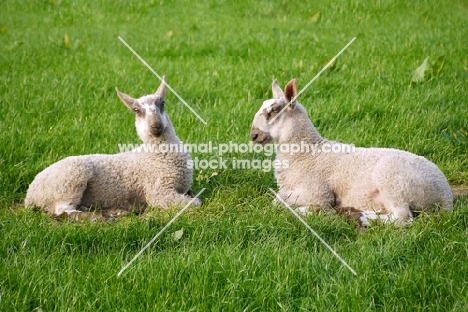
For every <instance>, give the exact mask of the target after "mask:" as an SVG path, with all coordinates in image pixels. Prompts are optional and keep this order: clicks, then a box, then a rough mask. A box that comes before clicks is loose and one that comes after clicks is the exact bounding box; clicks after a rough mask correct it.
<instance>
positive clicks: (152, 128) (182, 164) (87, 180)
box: [25, 78, 201, 216]
mask: <svg viewBox="0 0 468 312" xmlns="http://www.w3.org/2000/svg"><path fill="white" fill-rule="evenodd" d="M163 79H164V78H163ZM116 91H117V95H118V96H119V98H120V99H121V100H122V102H123V103H124V104H125V105H126V106H127V107H128V108H129V109H130V110H131V111H132V112H133V113H134V114H135V116H136V122H135V123H136V129H137V132H138V136H139V137H140V138H141V140H142V141H143V143H144V144H146V145H148V146H150V145H151V146H152V147H153V148H154V147H159V146H162V144H176V145H178V146H182V143H181V142H180V140H179V138H178V137H177V135H176V133H175V130H174V127H173V125H172V123H171V121H170V119H169V116H167V114H166V112H165V107H164V104H165V103H164V99H165V95H166V85H165V83H162V84H161V85H160V87H159V88H158V90H157V91H156V93H155V94H152V95H146V96H143V97H141V98H139V99H133V98H131V97H130V96H128V95H126V94H124V93H121V92H120V91H118V90H117V89H116ZM162 150H164V152H162ZM168 150H169V149H168V148H167V147H166V148H164V149H161V151H157V150H155V151H153V152H145V151H144V149H141V150H140V149H136V150H133V151H130V152H126V153H120V154H115V155H86V156H72V157H68V158H65V159H63V160H61V161H59V162H57V163H55V164H53V165H51V166H50V167H48V168H46V169H45V170H44V171H42V172H40V173H39V174H38V175H37V176H36V177H35V179H34V181H33V182H32V183H31V185H30V186H29V189H28V191H27V194H26V199H25V206H26V207H36V208H41V209H43V210H45V211H46V212H47V213H49V214H53V215H56V216H59V215H62V214H64V213H66V214H69V215H74V216H76V215H77V213H79V214H80V215H81V216H83V214H84V212H87V211H97V212H99V211H101V212H103V214H104V215H105V213H106V212H109V211H112V213H118V212H123V213H126V212H143V211H144V210H145V209H146V207H147V206H148V205H149V206H154V207H159V208H162V209H166V208H169V207H171V206H174V205H186V204H187V203H189V202H190V201H191V200H192V198H191V197H190V195H193V193H192V192H191V191H190V185H191V183H192V176H193V171H192V169H189V167H188V166H187V162H188V161H189V160H190V155H189V154H188V153H187V152H186V151H180V150H178V151H172V152H169V151H168ZM200 203H201V202H200V201H199V200H198V199H195V200H194V201H193V204H194V205H200Z"/></svg>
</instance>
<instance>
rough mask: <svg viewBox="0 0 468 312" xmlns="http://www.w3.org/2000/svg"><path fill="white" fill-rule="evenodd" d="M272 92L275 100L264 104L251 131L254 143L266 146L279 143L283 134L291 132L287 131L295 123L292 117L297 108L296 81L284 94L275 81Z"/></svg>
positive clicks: (289, 85)
mask: <svg viewBox="0 0 468 312" xmlns="http://www.w3.org/2000/svg"><path fill="white" fill-rule="evenodd" d="M272 90H273V96H274V99H271V100H267V101H265V102H263V105H262V107H260V110H259V111H258V112H257V113H256V114H255V117H254V120H253V123H252V129H251V130H250V138H251V139H252V141H253V142H254V143H258V144H262V145H264V144H267V143H270V142H279V141H280V140H281V136H282V134H284V133H285V132H290V131H288V130H287V129H289V128H290V127H291V126H292V125H293V123H294V119H293V118H291V116H290V115H291V114H292V113H293V111H294V109H295V106H296V99H295V97H296V96H297V84H296V80H295V79H293V80H291V81H290V82H289V83H288V84H287V85H286V87H285V89H284V92H283V90H281V88H280V87H279V86H278V82H277V81H276V79H275V80H273V83H272Z"/></svg>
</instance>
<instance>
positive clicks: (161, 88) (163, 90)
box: [155, 76, 166, 99]
mask: <svg viewBox="0 0 468 312" xmlns="http://www.w3.org/2000/svg"><path fill="white" fill-rule="evenodd" d="M162 80H163V81H162V82H161V85H160V86H159V88H158V90H156V92H155V94H157V95H159V96H160V97H162V98H163V99H164V98H166V76H162Z"/></svg>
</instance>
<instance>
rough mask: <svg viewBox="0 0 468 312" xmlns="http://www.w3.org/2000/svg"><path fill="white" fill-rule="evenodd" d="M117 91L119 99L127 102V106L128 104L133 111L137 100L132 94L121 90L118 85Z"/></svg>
mask: <svg viewBox="0 0 468 312" xmlns="http://www.w3.org/2000/svg"><path fill="white" fill-rule="evenodd" d="M115 91H117V95H118V96H119V99H120V100H121V101H122V102H123V103H124V104H125V106H127V107H128V109H129V110H131V111H133V109H134V106H135V102H136V100H135V99H134V98H132V97H131V96H130V95H127V94H125V93H122V92H120V91H119V89H117V87H115Z"/></svg>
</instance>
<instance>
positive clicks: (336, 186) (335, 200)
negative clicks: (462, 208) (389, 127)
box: [250, 80, 453, 226]
mask: <svg viewBox="0 0 468 312" xmlns="http://www.w3.org/2000/svg"><path fill="white" fill-rule="evenodd" d="M272 89H273V95H274V99H272V100H267V101H265V102H264V103H263V105H262V107H261V108H260V110H259V111H258V112H257V113H256V115H255V118H254V120H253V125H252V130H251V132H250V136H251V139H252V141H253V142H255V143H258V144H267V143H270V142H274V143H277V144H278V148H277V156H276V159H277V160H279V162H280V163H282V164H285V163H287V164H288V165H289V166H288V167H287V168H284V166H283V167H282V168H279V169H277V170H276V172H275V175H276V180H277V183H278V186H279V193H278V194H279V196H280V197H281V198H282V199H284V200H285V201H286V202H287V203H288V204H290V205H295V206H299V208H298V209H299V210H300V211H302V212H304V211H306V210H307V209H312V210H317V209H324V208H325V209H326V208H329V207H333V208H335V209H336V210H337V211H338V212H347V213H349V212H351V215H352V216H353V217H354V218H356V219H358V220H359V222H360V223H361V225H366V226H367V225H369V224H370V223H369V219H376V218H379V219H381V220H383V221H384V222H392V221H396V224H405V223H406V222H408V221H410V220H411V219H412V216H413V213H412V212H416V211H423V210H425V209H429V208H430V207H434V206H438V205H439V206H441V207H442V208H443V209H445V210H451V209H452V206H453V195H452V192H451V190H450V186H449V184H448V182H447V179H446V178H445V176H444V174H443V173H442V172H441V171H440V170H439V168H438V167H437V166H436V165H435V164H433V163H432V162H430V161H429V160H427V159H425V158H424V157H420V156H417V155H414V154H411V153H409V152H405V151H401V150H396V149H388V148H355V149H354V150H352V149H350V146H349V145H346V144H342V143H338V142H333V141H329V140H326V139H324V138H322V137H321V136H320V134H319V133H318V132H317V130H316V129H315V128H314V126H313V125H312V123H311V122H310V120H309V117H308V116H307V112H306V110H305V109H304V107H303V106H302V105H301V104H299V103H297V102H296V101H295V97H296V95H297V85H296V81H295V80H291V81H290V82H289V83H288V84H287V85H286V87H285V91H284V92H283V91H282V90H281V89H280V87H279V86H278V84H277V82H276V80H275V81H273V85H272ZM291 100H294V101H293V102H292V103H290V102H291ZM283 109H284V111H283V112H281V111H282V110H283ZM284 145H288V146H287V147H288V148H285V147H284ZM305 146H310V147H313V150H312V149H311V150H309V152H307V151H306V149H305ZM298 147H302V150H300V151H298ZM292 151H295V152H292Z"/></svg>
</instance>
